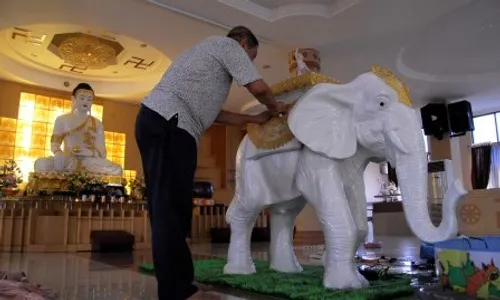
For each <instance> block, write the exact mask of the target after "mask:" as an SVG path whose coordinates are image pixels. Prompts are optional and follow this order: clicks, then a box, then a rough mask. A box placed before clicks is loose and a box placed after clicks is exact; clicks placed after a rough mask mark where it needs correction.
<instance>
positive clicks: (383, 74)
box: [371, 66, 412, 107]
mask: <svg viewBox="0 0 500 300" xmlns="http://www.w3.org/2000/svg"><path fill="white" fill-rule="evenodd" d="M371 71H372V73H373V74H375V75H377V77H378V78H380V79H382V80H383V81H384V82H385V83H386V84H387V85H388V86H390V87H391V88H393V89H394V90H395V91H396V92H397V93H398V98H399V102H401V103H403V104H404V105H407V106H409V107H412V103H411V98H410V89H408V87H407V86H406V84H405V83H404V82H403V81H402V80H401V79H399V78H398V77H397V76H396V75H395V74H394V73H392V72H391V71H390V70H388V69H386V68H384V67H381V66H372V69H371Z"/></svg>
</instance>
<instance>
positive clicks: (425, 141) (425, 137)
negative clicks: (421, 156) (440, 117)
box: [422, 129, 429, 153]
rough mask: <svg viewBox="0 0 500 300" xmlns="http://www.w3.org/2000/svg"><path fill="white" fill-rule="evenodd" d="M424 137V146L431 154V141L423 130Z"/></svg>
mask: <svg viewBox="0 0 500 300" xmlns="http://www.w3.org/2000/svg"><path fill="white" fill-rule="evenodd" d="M422 136H423V137H424V146H425V152H426V153H429V139H428V137H427V136H426V135H425V131H424V130H423V129H422Z"/></svg>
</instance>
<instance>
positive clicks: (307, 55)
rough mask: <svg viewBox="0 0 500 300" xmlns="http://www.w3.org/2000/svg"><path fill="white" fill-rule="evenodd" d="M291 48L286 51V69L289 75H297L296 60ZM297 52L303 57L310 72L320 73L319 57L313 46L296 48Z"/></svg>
mask: <svg viewBox="0 0 500 300" xmlns="http://www.w3.org/2000/svg"><path fill="white" fill-rule="evenodd" d="M295 51H296V49H293V50H292V51H290V52H289V53H288V71H289V72H290V76H297V61H296V59H295ZM298 52H299V53H300V54H302V56H303V57H304V63H305V64H306V66H307V68H308V69H309V70H310V71H311V72H316V73H321V58H320V56H319V51H318V50H316V49H313V48H298Z"/></svg>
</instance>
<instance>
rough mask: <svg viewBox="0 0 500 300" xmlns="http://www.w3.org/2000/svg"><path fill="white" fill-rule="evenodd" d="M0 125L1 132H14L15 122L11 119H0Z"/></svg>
mask: <svg viewBox="0 0 500 300" xmlns="http://www.w3.org/2000/svg"><path fill="white" fill-rule="evenodd" d="M0 125H1V128H2V130H3V131H13V132H15V131H16V128H17V120H16V119H11V118H0Z"/></svg>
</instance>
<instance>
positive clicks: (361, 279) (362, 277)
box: [356, 270, 370, 287]
mask: <svg viewBox="0 0 500 300" xmlns="http://www.w3.org/2000/svg"><path fill="white" fill-rule="evenodd" d="M356 275H357V276H358V279H359V280H360V281H361V284H363V287H368V286H370V282H369V281H368V280H367V279H366V278H365V276H363V274H361V273H360V272H359V271H358V270H356Z"/></svg>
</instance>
